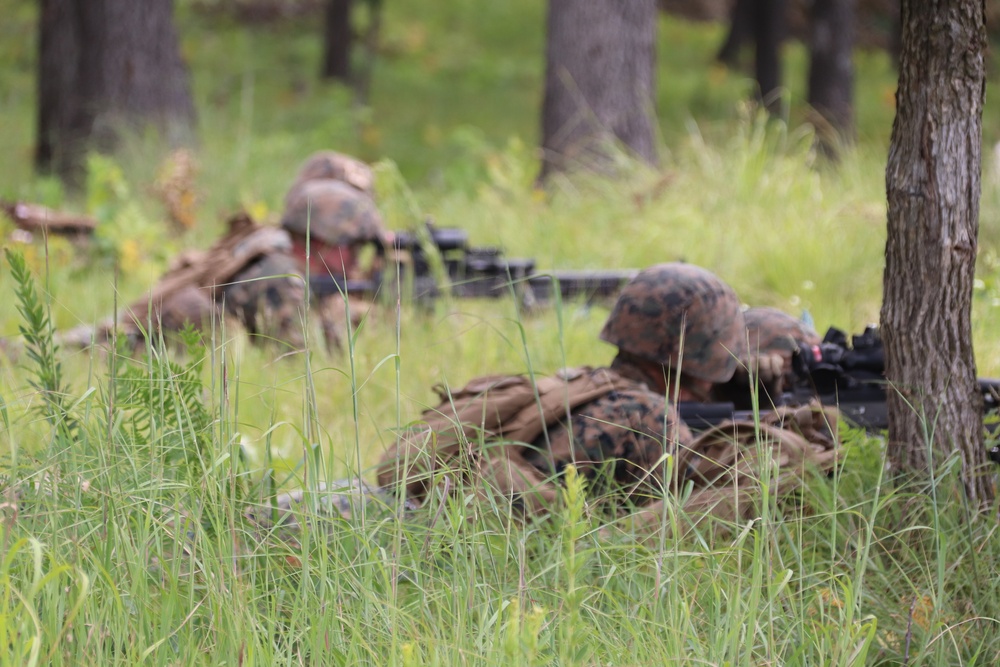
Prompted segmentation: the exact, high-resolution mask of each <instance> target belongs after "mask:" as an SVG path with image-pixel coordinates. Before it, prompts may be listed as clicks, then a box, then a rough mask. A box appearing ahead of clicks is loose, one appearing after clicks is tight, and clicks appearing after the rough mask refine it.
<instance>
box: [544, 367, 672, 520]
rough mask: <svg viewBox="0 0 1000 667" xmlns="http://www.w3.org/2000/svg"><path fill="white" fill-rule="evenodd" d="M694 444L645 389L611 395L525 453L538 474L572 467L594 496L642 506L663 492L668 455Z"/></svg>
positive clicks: (551, 431) (660, 399)
mask: <svg viewBox="0 0 1000 667" xmlns="http://www.w3.org/2000/svg"><path fill="white" fill-rule="evenodd" d="M690 442H691V432H690V431H689V430H688V428H687V426H685V425H684V423H683V422H681V421H680V420H679V419H678V418H677V413H676V411H675V410H674V408H673V406H671V405H669V404H667V403H666V402H665V401H664V398H663V396H660V395H659V394H655V393H653V392H651V391H649V390H648V389H646V388H644V387H636V388H632V389H621V390H615V391H611V392H609V393H608V394H606V395H605V396H602V397H601V398H598V399H597V400H595V401H593V402H591V403H588V404H586V405H583V406H580V407H579V408H577V409H575V410H573V411H572V414H571V415H570V416H569V418H568V419H566V420H562V421H560V422H559V423H558V424H556V425H555V426H553V427H550V428H549V429H548V432H547V434H542V435H541V436H539V437H538V438H536V439H535V441H534V442H533V443H532V444H531V446H530V447H526V448H525V451H524V460H525V461H526V462H527V463H528V464H530V465H531V466H533V467H534V468H535V469H536V470H537V471H538V472H539V473H540V474H542V475H545V476H550V475H552V474H561V473H562V472H563V470H565V468H566V466H568V465H570V464H573V465H575V466H576V468H577V470H578V471H580V473H581V474H582V475H583V476H584V477H585V478H586V479H587V480H588V481H589V487H590V490H591V493H592V494H593V495H594V496H597V497H602V496H606V495H609V494H611V495H613V496H615V497H618V498H623V497H628V498H629V499H630V500H631V501H632V502H635V503H636V504H640V505H641V504H644V503H645V502H647V501H648V498H650V497H656V496H661V495H662V493H663V486H664V485H663V475H662V472H663V469H664V465H663V464H664V458H663V457H664V454H669V453H673V452H676V450H677V446H678V445H687V444H689V443H690Z"/></svg>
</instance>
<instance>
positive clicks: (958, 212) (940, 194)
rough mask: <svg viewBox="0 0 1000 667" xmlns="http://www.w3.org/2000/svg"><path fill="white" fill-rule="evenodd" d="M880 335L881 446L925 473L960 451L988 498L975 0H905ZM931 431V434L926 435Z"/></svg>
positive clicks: (980, 17)
mask: <svg viewBox="0 0 1000 667" xmlns="http://www.w3.org/2000/svg"><path fill="white" fill-rule="evenodd" d="M901 17H902V50H901V53H900V70H899V88H898V90H897V93H896V102H897V112H896V120H895V122H894V123H893V128H892V140H891V144H890V148H889V160H888V165H887V167H886V193H887V198H888V204H889V219H888V238H887V241H886V248H885V260H886V264H885V276H884V283H885V286H884V289H885V294H884V300H883V305H882V315H881V317H882V335H883V337H884V341H885V351H886V376H887V378H888V380H889V382H890V391H889V392H888V393H889V401H888V409H889V456H890V459H891V461H892V464H893V466H894V467H895V469H896V470H897V471H898V472H904V473H917V474H920V473H924V474H926V471H927V470H928V468H929V467H930V466H934V465H938V464H940V463H941V462H942V460H943V457H944V456H948V455H951V454H953V453H956V452H957V453H958V455H959V456H960V458H961V475H962V480H963V483H964V485H965V490H966V492H967V495H968V498H969V500H970V501H971V503H972V505H973V506H974V507H979V508H982V507H985V506H987V505H988V504H989V503H990V502H991V501H992V499H993V493H994V490H993V486H992V484H991V482H990V479H991V475H990V474H989V473H988V472H987V471H986V470H985V467H986V466H987V465H988V464H987V461H986V452H985V448H984V445H983V425H982V410H983V402H982V397H981V395H980V393H979V391H978V389H977V386H976V363H975V356H974V354H973V348H972V326H971V306H972V283H973V276H974V272H975V262H976V247H977V237H978V232H979V198H980V166H981V160H982V155H981V150H982V149H981V141H982V113H983V95H984V90H985V81H986V78H985V77H986V69H985V52H986V32H985V26H984V11H983V2H982V0H903V2H902V12H901ZM928 440H930V442H928Z"/></svg>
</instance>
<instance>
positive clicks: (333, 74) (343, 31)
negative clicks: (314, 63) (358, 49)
mask: <svg viewBox="0 0 1000 667" xmlns="http://www.w3.org/2000/svg"><path fill="white" fill-rule="evenodd" d="M353 6H354V0H327V2H326V15H325V20H324V22H323V67H322V70H321V76H322V77H323V78H324V79H337V80H339V81H343V82H345V83H347V82H349V81H350V79H351V47H352V46H353V44H354V29H353V27H352V26H351V9H352V8H353Z"/></svg>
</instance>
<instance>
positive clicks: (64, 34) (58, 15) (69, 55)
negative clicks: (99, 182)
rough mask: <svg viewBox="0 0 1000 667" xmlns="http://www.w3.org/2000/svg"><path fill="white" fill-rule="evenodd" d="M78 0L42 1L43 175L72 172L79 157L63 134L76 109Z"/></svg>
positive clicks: (38, 160)
mask: <svg viewBox="0 0 1000 667" xmlns="http://www.w3.org/2000/svg"><path fill="white" fill-rule="evenodd" d="M77 9H78V7H77V6H76V4H75V3H71V2H64V0H41V1H40V2H39V11H38V80H37V86H38V109H37V111H38V115H37V122H38V142H37V144H36V146H35V169H36V170H37V171H38V172H39V173H42V174H50V173H55V174H62V173H65V172H67V171H69V169H70V166H71V164H72V163H73V162H74V160H75V159H76V158H75V156H73V155H70V154H68V152H67V151H68V150H69V149H70V148H71V147H70V146H65V145H62V143H61V142H60V136H62V135H64V134H65V133H66V132H68V130H69V127H70V123H71V119H72V114H71V113H70V109H72V108H73V101H72V100H71V99H70V98H71V95H72V91H73V88H74V83H75V81H76V77H77V67H76V65H77V63H78V62H79V60H80V41H79V37H78V35H77V31H76V30H74V29H73V26H75V25H78V24H79V17H78V16H77Z"/></svg>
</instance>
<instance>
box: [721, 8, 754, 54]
mask: <svg viewBox="0 0 1000 667" xmlns="http://www.w3.org/2000/svg"><path fill="white" fill-rule="evenodd" d="M753 17H754V0H736V2H735V3H733V8H732V11H731V12H730V15H729V32H728V33H726V41H725V42H723V43H722V47H721V48H719V52H718V53H717V54H716V56H715V59H716V60H718V61H719V62H720V63H723V64H725V65H727V66H729V67H731V68H733V69H736V68H737V67H739V65H740V52H741V51H742V50H743V45H744V44H746V43H747V42H748V41H750V38H751V37H753V25H754V18H753Z"/></svg>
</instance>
